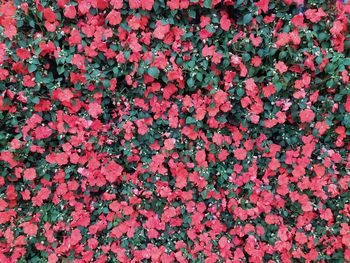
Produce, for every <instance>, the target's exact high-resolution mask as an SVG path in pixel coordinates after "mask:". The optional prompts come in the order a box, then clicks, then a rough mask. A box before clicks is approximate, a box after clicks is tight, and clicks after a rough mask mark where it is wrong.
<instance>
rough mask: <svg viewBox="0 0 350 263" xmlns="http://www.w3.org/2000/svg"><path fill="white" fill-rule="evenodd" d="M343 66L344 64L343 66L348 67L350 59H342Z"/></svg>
mask: <svg viewBox="0 0 350 263" xmlns="http://www.w3.org/2000/svg"><path fill="white" fill-rule="evenodd" d="M343 64H344V65H345V66H350V58H346V59H344V62H343Z"/></svg>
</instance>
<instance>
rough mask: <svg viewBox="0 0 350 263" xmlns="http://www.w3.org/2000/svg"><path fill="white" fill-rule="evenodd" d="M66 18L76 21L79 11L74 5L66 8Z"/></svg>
mask: <svg viewBox="0 0 350 263" xmlns="http://www.w3.org/2000/svg"><path fill="white" fill-rule="evenodd" d="M63 14H64V16H65V17H67V18H70V19H74V18H75V16H76V15H77V11H76V10H75V7H74V6H72V5H67V6H66V7H65V8H64V13H63Z"/></svg>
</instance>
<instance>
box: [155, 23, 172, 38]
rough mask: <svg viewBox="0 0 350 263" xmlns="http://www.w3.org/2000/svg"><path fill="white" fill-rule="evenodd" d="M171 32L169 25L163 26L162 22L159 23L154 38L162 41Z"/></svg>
mask: <svg viewBox="0 0 350 263" xmlns="http://www.w3.org/2000/svg"><path fill="white" fill-rule="evenodd" d="M169 30H170V25H169V24H166V25H163V24H162V21H157V23H156V29H155V30H154V31H153V37H155V38H158V39H160V40H162V39H163V38H164V37H165V34H167V33H168V32H169Z"/></svg>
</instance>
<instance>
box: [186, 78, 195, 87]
mask: <svg viewBox="0 0 350 263" xmlns="http://www.w3.org/2000/svg"><path fill="white" fill-rule="evenodd" d="M186 83H187V85H188V86H189V87H190V88H192V87H193V86H194V80H193V79H192V78H189V79H188V80H187V81H186Z"/></svg>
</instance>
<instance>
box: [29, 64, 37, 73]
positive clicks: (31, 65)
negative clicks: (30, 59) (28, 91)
mask: <svg viewBox="0 0 350 263" xmlns="http://www.w3.org/2000/svg"><path fill="white" fill-rule="evenodd" d="M36 69H37V68H36V66H35V65H34V64H30V65H29V66H28V71H29V73H32V72H34V71H35V70H36Z"/></svg>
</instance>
